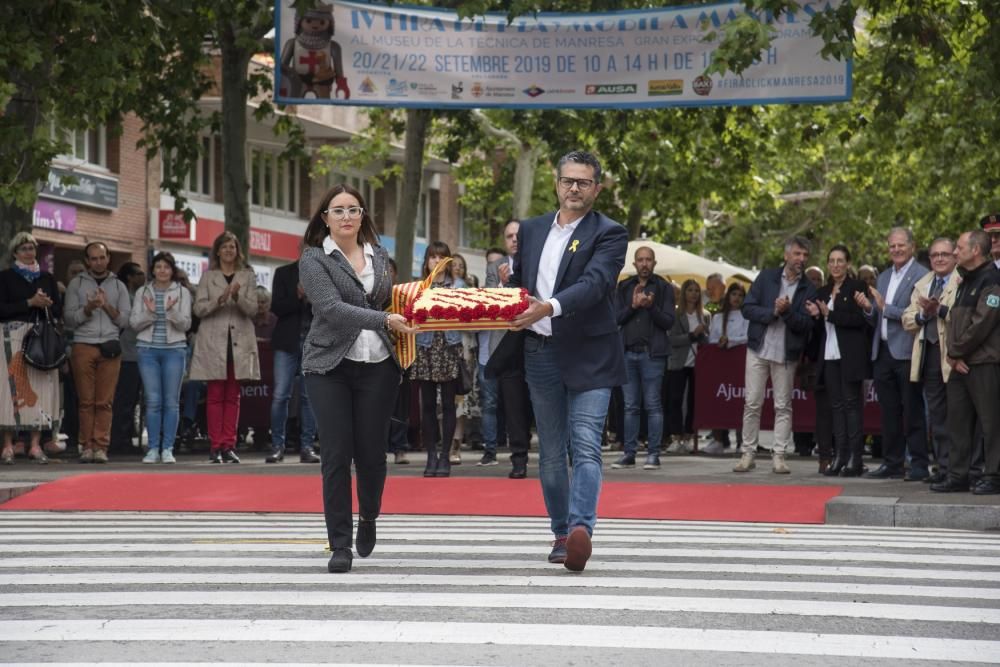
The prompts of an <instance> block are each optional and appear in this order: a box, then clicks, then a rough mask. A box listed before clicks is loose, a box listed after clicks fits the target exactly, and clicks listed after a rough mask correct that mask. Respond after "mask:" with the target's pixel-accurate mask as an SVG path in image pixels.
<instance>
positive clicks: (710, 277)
mask: <svg viewBox="0 0 1000 667" xmlns="http://www.w3.org/2000/svg"><path fill="white" fill-rule="evenodd" d="M710 280H718V281H719V282H720V283H725V282H726V281H725V280H723V278H722V274H721V273H710V274H708V277H707V278H705V282H706V283H707V282H708V281H710Z"/></svg>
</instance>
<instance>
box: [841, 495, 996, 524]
mask: <svg viewBox="0 0 1000 667" xmlns="http://www.w3.org/2000/svg"><path fill="white" fill-rule="evenodd" d="M826 523H827V524H832V525H842V526H891V527H898V528H953V529H955V530H990V531H1000V507H998V506H995V505H930V504H924V503H907V502H900V499H899V498H879V497H872V496H838V497H837V498H832V499H830V500H829V501H827V503H826Z"/></svg>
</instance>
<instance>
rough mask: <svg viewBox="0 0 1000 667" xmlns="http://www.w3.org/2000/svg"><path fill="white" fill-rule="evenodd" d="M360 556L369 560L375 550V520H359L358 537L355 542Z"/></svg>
mask: <svg viewBox="0 0 1000 667" xmlns="http://www.w3.org/2000/svg"><path fill="white" fill-rule="evenodd" d="M354 544H355V546H356V547H357V549H358V555H359V556H361V557H362V558H368V556H370V555H371V554H372V551H374V550H375V520H374V519H372V520H371V521H369V520H367V519H361V518H359V519H358V536H357V538H356V539H355V540H354Z"/></svg>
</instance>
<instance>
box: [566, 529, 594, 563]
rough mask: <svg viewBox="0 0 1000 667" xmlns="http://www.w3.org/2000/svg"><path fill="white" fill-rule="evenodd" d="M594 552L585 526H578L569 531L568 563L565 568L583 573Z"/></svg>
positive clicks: (567, 540)
mask: <svg viewBox="0 0 1000 667" xmlns="http://www.w3.org/2000/svg"><path fill="white" fill-rule="evenodd" d="M592 552H593V547H592V546H591V544H590V533H588V532H587V529H586V528H584V527H583V526H577V527H576V528H574V529H573V530H571V531H569V536H568V537H567V538H566V562H565V563H563V566H564V567H565V568H566V569H567V570H571V571H573V572H583V568H585V567H587V561H588V560H589V559H590V554H591V553H592Z"/></svg>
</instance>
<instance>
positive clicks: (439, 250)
mask: <svg viewBox="0 0 1000 667" xmlns="http://www.w3.org/2000/svg"><path fill="white" fill-rule="evenodd" d="M431 257H442V258H443V257H451V248H449V247H448V244H447V243H445V242H444V241H432V242H431V243H430V245H428V246H427V250H425V251H424V263H423V265H422V266H421V267H420V277H421V278H426V277H427V276H429V275H430V274H431V270H430V269H429V268H427V265H428V264H429V263H430V261H431ZM446 273H447V274H448V275H450V273H449V272H446ZM445 282H451V281H450V280H449V279H448V276H447V275H446V276H445Z"/></svg>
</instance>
